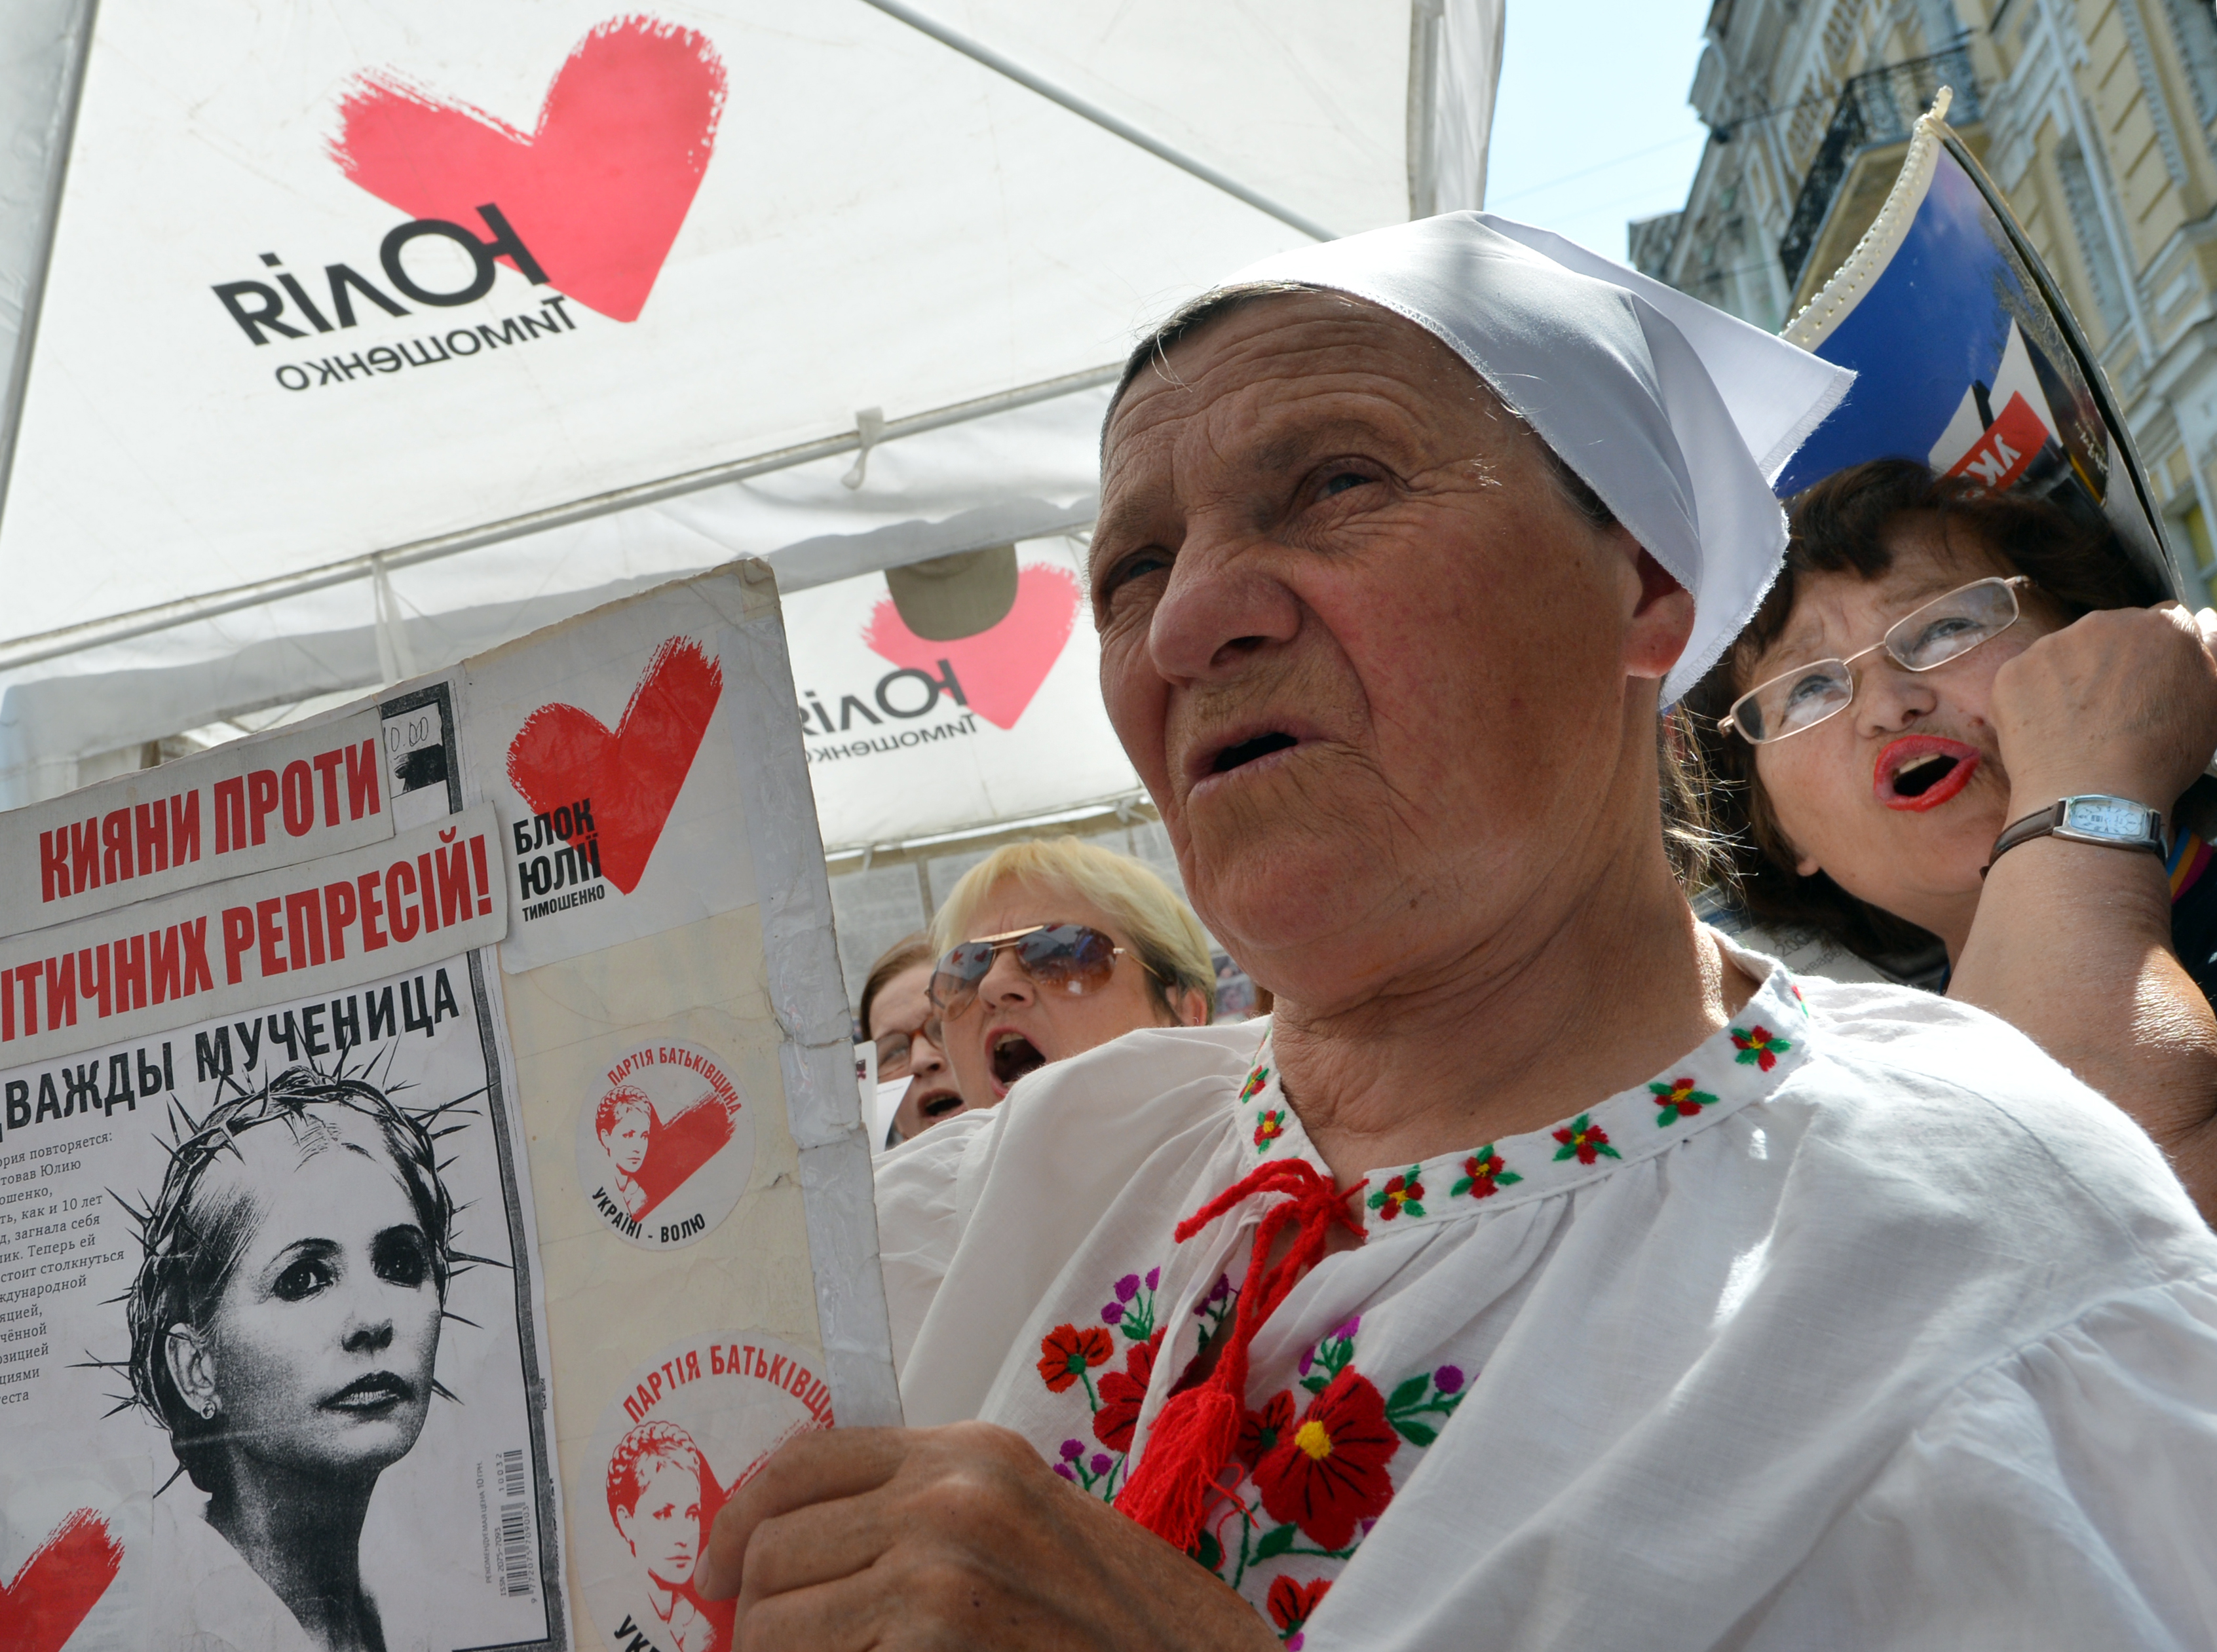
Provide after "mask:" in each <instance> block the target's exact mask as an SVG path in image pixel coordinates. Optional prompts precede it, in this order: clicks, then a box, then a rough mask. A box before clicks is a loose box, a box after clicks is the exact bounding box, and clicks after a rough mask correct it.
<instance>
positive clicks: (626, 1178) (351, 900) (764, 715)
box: [0, 564, 899, 1652]
mask: <svg viewBox="0 0 2217 1652" xmlns="http://www.w3.org/2000/svg"><path fill="white" fill-rule="evenodd" d="M830 911H831V907H830V897H829V892H828V890H827V888H826V886H825V881H824V871H823V863H822V858H821V852H820V848H819V847H818V841H817V833H816V825H815V818H814V814H813V810H812V804H811V802H810V797H809V790H808V782H807V774H806V759H805V755H804V754H803V750H802V746H801V741H800V731H799V728H798V719H797V717H796V714H795V711H794V693H793V688H792V681H791V674H790V670H789V668H788V665H787V658H786V652H785V644H784V637H783V632H782V629H781V624H780V619H779V613H778V609H777V604H776V599H775V589H774V587H773V585H772V583H771V581H770V578H769V574H768V572H767V570H764V569H763V568H762V566H761V565H760V564H739V565H738V566H736V567H734V568H732V569H727V570H719V572H717V573H715V574H712V575H707V576H702V577H701V578H698V579H695V580H692V581H688V582H683V583H679V584H676V585H671V586H667V587H664V588H662V589H658V590H655V591H651V592H648V593H645V595H641V596H639V597H636V598H633V599H632V600H631V601H627V602H623V603H620V604H616V605H614V606H612V607H608V608H604V609H602V610H599V611H597V612H596V613H591V614H588V615H585V616H584V617H582V618H580V619H578V620H573V621H571V622H569V623H567V624H565V625H564V626H558V627H555V628H553V629H552V630H550V631H547V632H540V633H538V634H535V635H534V636H532V637H530V638H525V639H523V640H522V641H520V642H518V643H516V644H511V645H509V647H507V648H504V649H502V650H497V651H496V652H495V653H493V654H491V655H488V656H484V657H481V658H479V659H474V660H471V661H467V662H465V663H463V664H462V665H460V666H459V667H456V668H454V669H452V670H450V671H448V672H445V673H442V674H439V675H435V676H434V677H430V678H427V679H423V680H420V681H415V682H411V683H405V684H402V685H399V686H398V687H396V688H394V689H392V690H390V691H387V692H386V693H383V694H382V695H380V697H379V698H378V699H377V700H375V701H374V703H367V704H364V705H362V706H358V707H355V708H351V709H349V710H346V711H343V712H337V713H333V714H330V715H329V716H326V717H324V718H318V719H316V720H314V721H312V722H309V723H305V724H299V725H295V726H292V727H287V728H284V729H281V730H275V731H273V732H271V733H269V734H267V735H264V736H262V737H255V738H251V739H247V740H242V741H239V742H238V743H234V744H231V745H225V746H223V747H219V748H217V749H213V750H212V751H209V752H207V753H205V754H202V755H199V756H196V757H194V758H190V759H187V760H185V761H180V762H176V763H173V764H167V765H164V766H162V767H158V768H155V769H151V770H146V771H143V772H141V773H139V774H133V775H128V776H126V777H123V778H122V779H120V780H114V781H110V782H108V783H106V784H104V785H102V786H94V787H90V788H87V789H85V790H84V791H82V792H75V793H71V794H70V795H69V796H67V797H64V798H56V799H52V800H51V801H49V802H47V803H44V804H36V805H33V806H31V807H28V808H26V809H22V810H18V811H12V812H11V813H9V814H7V815H0V923H4V925H5V927H4V928H0V1643H4V1644H5V1645H7V1646H8V1647H9V1649H11V1652H13V1649H15V1648H16V1647H19V1646H20V1647H22V1648H23V1649H26V1652H62V1649H64V1648H68V1649H71V1652H77V1649H109V1648H114V1649H127V1652H184V1649H190V1652H353V1649H357V1648H359V1649H374V1648H377V1647H380V1646H382V1647H384V1648H387V1649H392V1652H400V1649H422V1652H464V1649H469V1652H490V1649H516V1652H523V1649H532V1652H556V1649H566V1648H570V1647H573V1646H575V1647H581V1648H582V1647H596V1646H607V1647H608V1648H610V1649H612V1652H650V1649H651V1652H724V1649H726V1647H727V1646H728V1645H729V1643H730V1638H731V1631H732V1618H731V1612H730V1608H729V1606H728V1603H726V1604H724V1605H720V1606H719V1604H717V1603H712V1602H709V1601H707V1600H702V1599H701V1597H700V1595H699V1593H698V1592H697V1591H696V1590H695V1587H693V1573H694V1569H695V1565H696V1564H697V1563H698V1560H699V1556H700V1553H701V1547H702V1544H703V1543H704V1542H705V1538H706V1535H707V1526H708V1524H709V1522H710V1521H712V1520H713V1518H714V1516H715V1513H716V1511H717V1509H718V1508H719V1507H721V1505H722V1503H723V1502H724V1501H725V1500H726V1498H728V1497H729V1496H730V1495H731V1494H732V1491H734V1490H735V1489H737V1488H738V1485H739V1484H741V1483H743V1482H744V1481H745V1479H746V1478H747V1477H748V1476H750V1474H751V1473H753V1472H754V1471H755V1470H756V1469H758V1468H759V1467H760V1465H761V1464H762V1463H763V1460H764V1459H765V1458H767V1457H768V1455H769V1453H770V1452H773V1451H775V1449H776V1447H777V1446H778V1445H781V1444H782V1443H783V1442H784V1441H785V1440H787V1439H790V1438H792V1437H793V1436H794V1434H796V1433H800V1432H802V1431H804V1430H806V1429H811V1428H818V1427H829V1426H831V1424H833V1423H834V1422H835V1421H837V1422H866V1423H877V1422H894V1421H899V1402H898V1398H897V1393H896V1390H895V1388H894V1384H893V1378H892V1365H891V1357H890V1347H889V1341H888V1337H887V1334H886V1322H885V1310H884V1302H883V1298H882V1292H881V1289H880V1285H879V1282H878V1281H879V1275H878V1270H877V1267H876V1231H875V1223H874V1215H873V1212H872V1207H871V1199H870V1180H869V1178H870V1168H869V1144H868V1138H867V1136H866V1132H865V1130H864V1124H863V1120H862V1118H861V1108H860V1097H859V1095H858V1093H857V1088H856V1084H855V1078H854V1076H853V1074H854V1068H853V1064H852V1060H853V1057H852V1054H851V1051H850V1049H849V1045H848V1041H847V1040H848V1025H847V1020H846V1009H845V995H844V992H843V988H842V986H841V984H840V977H839V973H838V970H837V963H836V954H835V950H834V946H833V942H832V938H831V920H830Z"/></svg>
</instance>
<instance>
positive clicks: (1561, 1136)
mask: <svg viewBox="0 0 2217 1652" xmlns="http://www.w3.org/2000/svg"><path fill="white" fill-rule="evenodd" d="M1555 1139H1556V1140H1557V1141H1559V1142H1560V1143H1562V1145H1561V1146H1560V1147H1559V1148H1557V1149H1556V1150H1555V1156H1556V1158H1558V1159H1567V1158H1572V1157H1576V1158H1577V1160H1578V1162H1579V1163H1580V1164H1591V1163H1592V1162H1594V1160H1595V1158H1596V1156H1599V1155H1602V1154H1607V1155H1608V1156H1609V1157H1610V1158H1612V1159H1615V1158H1621V1157H1623V1155H1622V1154H1621V1153H1619V1152H1618V1151H1617V1150H1615V1148H1613V1147H1611V1146H1610V1145H1609V1132H1608V1131H1605V1130H1603V1128H1602V1127H1601V1126H1600V1125H1597V1124H1596V1123H1594V1121H1593V1115H1592V1114H1591V1113H1580V1114H1579V1115H1578V1117H1577V1118H1575V1119H1572V1120H1571V1122H1570V1123H1569V1124H1567V1125H1564V1126H1563V1127H1562V1128H1561V1129H1560V1130H1558V1131H1556V1132H1555Z"/></svg>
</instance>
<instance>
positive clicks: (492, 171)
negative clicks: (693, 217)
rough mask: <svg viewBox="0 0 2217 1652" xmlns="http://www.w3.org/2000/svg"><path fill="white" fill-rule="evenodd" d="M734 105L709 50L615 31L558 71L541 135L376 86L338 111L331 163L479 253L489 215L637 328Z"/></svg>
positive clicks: (553, 278) (647, 27)
mask: <svg viewBox="0 0 2217 1652" xmlns="http://www.w3.org/2000/svg"><path fill="white" fill-rule="evenodd" d="M724 91H725V84H724V62H723V59H721V58H719V57H718V56H717V55H716V49H715V47H714V46H713V45H711V44H710V43H709V41H708V40H707V37H706V36H705V35H702V34H696V33H695V32H694V31H693V30H691V29H689V28H679V27H677V26H676V24H674V23H666V22H662V21H660V20H659V19H657V18H652V17H645V16H626V17H614V18H611V19H610V20H609V21H608V22H605V23H602V25H601V26H600V27H599V28H596V29H594V30H593V31H592V33H591V34H588V35H586V36H585V38H584V40H581V41H579V42H578V43H577V49H576V50H575V51H573V52H571V54H570V56H569V59H568V60H567V61H565V63H564V64H563V65H562V67H561V68H560V69H559V71H556V73H555V76H554V79H553V83H552V84H551V85H550V86H549V87H548V88H547V101H546V102H544V103H543V104H541V105H540V110H539V124H538V126H535V127H534V129H533V130H531V131H530V132H528V133H527V132H520V131H518V130H517V129H516V127H514V126H509V125H508V124H507V123H506V122H505V121H502V120H496V119H494V118H493V117H492V116H491V115H490V114H486V113H485V111H484V110H482V109H479V108H473V107H472V106H471V105H469V104H467V103H463V102H457V101H454V100H452V99H448V98H443V97H441V96H437V95H436V94H435V93H433V92H431V91H429V90H428V89H423V88H421V87H417V86H414V85H411V84H410V83H408V82H406V81H405V80H404V79H402V78H401V77H399V76H398V75H397V74H395V73H393V72H392V71H373V72H370V73H366V74H362V75H360V76H357V77H355V83H354V86H353V88H352V89H350V90H349V91H348V92H347V94H346V96H344V97H343V98H342V99H341V100H340V102H339V133H338V136H337V138H335V139H332V140H331V143H330V154H331V158H332V159H333V160H335V161H337V163H338V164H339V167H340V169H341V170H343V171H344V172H345V173H346V175H347V176H348V177H349V178H351V179H352V180H353V181H354V182H355V183H357V184H359V185H361V187H362V188H364V189H367V191H368V192H369V193H370V194H373V195H375V196H376V197H377V198H378V199H379V200H382V201H384V202H386V204H387V205H389V206H397V207H398V208H399V209H400V210H401V211H402V212H404V213H407V214H408V215H409V216H410V217H411V218H436V219H445V220H447V221H448V223H453V224H460V225H463V226H464V227H466V228H467V229H468V230H470V231H471V232H472V233H473V234H475V235H477V236H478V237H480V238H481V239H484V238H490V237H491V231H490V230H489V229H487V228H486V227H485V224H484V222H483V220H481V219H479V216H478V211H477V209H478V208H479V206H483V205H484V204H485V203H486V202H487V201H491V202H492V203H493V204H494V205H496V206H498V207H499V208H500V210H501V213H502V214H503V216H504V217H505V218H506V219H508V221H509V224H510V225H512V226H513V227H514V229H515V230H516V234H517V235H518V236H519V237H522V241H523V244H524V245H525V246H526V247H528V248H529V249H530V250H531V255H532V256H533V257H534V258H535V259H537V260H538V262H539V264H540V268H542V269H543V270H545V271H546V274H547V282H548V284H549V285H550V286H552V287H555V288H556V289H557V290H558V291H560V292H562V293H567V294H568V295H569V296H570V297H571V298H573V299H576V300H577V302H578V303H579V304H582V305H586V306H587V307H588V308H590V309H592V310H596V311H599V312H600V313H601V314H602V315H604V316H608V317H612V318H613V319H614V320H617V321H634V320H636V319H638V317H639V311H640V310H641V309H642V308H643V307H644V306H645V304H646V299H647V294H648V293H651V292H652V291H653V289H654V282H655V278H656V277H657V276H658V275H659V274H661V273H662V265H663V261H664V259H666V258H667V257H668V256H670V246H671V245H672V243H675V242H676V239H677V231H679V229H681V228H682V226H683V225H684V223H685V215H686V213H688V212H689V211H690V210H691V209H692V206H693V197H694V196H695V194H697V193H698V192H699V190H700V188H701V176H702V175H703V174H705V173H706V172H707V170H708V157H710V156H711V155H712V154H713V152H714V151H715V147H716V126H717V123H718V122H719V120H721V119H722V117H723V112H724ZM502 262H505V263H508V264H509V265H510V266H511V267H513V265H514V260H512V259H503V261H502Z"/></svg>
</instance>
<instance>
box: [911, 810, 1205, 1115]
mask: <svg viewBox="0 0 2217 1652" xmlns="http://www.w3.org/2000/svg"><path fill="white" fill-rule="evenodd" d="M932 938H933V943H934V945H935V946H936V947H937V948H938V949H939V959H938V963H937V965H936V969H935V971H934V973H933V975H932V977H931V986H930V997H931V1004H932V1008H933V1010H934V1012H935V1013H936V1017H937V1028H936V1032H937V1033H938V1035H939V1036H941V1037H943V1039H944V1043H943V1044H942V1045H941V1047H942V1049H944V1050H945V1051H946V1052H947V1058H948V1063H950V1064H951V1065H952V1066H953V1068H954V1081H955V1082H956V1084H957V1085H959V1086H960V1088H961V1091H962V1099H963V1100H964V1101H965V1102H966V1104H967V1105H968V1106H973V1107H990V1106H994V1105H996V1104H997V1103H998V1102H999V1101H1000V1100H1001V1099H1002V1098H1003V1097H1004V1096H1005V1095H1007V1094H1008V1093H1009V1090H1010V1087H1011V1086H1013V1085H1014V1084H1015V1083H1016V1081H1017V1080H1019V1079H1021V1078H1022V1077H1023V1076H1024V1075H1025V1074H1027V1073H1031V1072H1036V1071H1037V1070H1038V1069H1041V1067H1044V1066H1046V1065H1047V1063H1050V1062H1056V1061H1061V1060H1064V1059H1065V1058H1066V1057H1071V1056H1075V1055H1078V1054H1080V1053H1081V1052H1083V1051H1087V1050H1090V1049H1093V1048H1094V1047H1095V1046H1096V1045H1103V1044H1106V1043H1108V1041H1109V1040H1110V1039H1117V1038H1121V1037H1122V1036H1123V1035H1124V1034H1125V1033H1134V1032H1137V1031H1139V1029H1140V1028H1141V1027H1148V1026H1203V1025H1205V1024H1206V1023H1207V1020H1208V1018H1209V1015H1210V1014H1211V1012H1212V1011H1213V1008H1214V1006H1215V1002H1216V970H1215V966H1214V965H1213V962H1212V961H1211V959H1210V955H1209V946H1208V935H1207V931H1205V930H1204V929H1202V928H1201V921H1200V920H1199V919H1198V918H1196V917H1195V916H1194V915H1193V911H1192V909H1190V908H1189V907H1188V906H1187V905H1186V903H1184V902H1183V901H1182V900H1180V899H1179V898H1178V897H1177V896H1176V894H1174V893H1173V892H1172V891H1171V890H1170V885H1167V884H1165V883H1164V882H1163V880H1162V879H1161V878H1158V877H1157V876H1156V875H1155V874H1154V873H1153V872H1151V871H1149V870H1148V869H1147V868H1146V866H1143V865H1141V864H1140V863H1139V861H1137V860H1133V859H1131V858H1130V857H1129V856H1128V855H1121V854H1115V853H1114V852H1112V851H1110V850H1108V849H1104V848H1101V847H1100V846H1099V845H1098V844H1095V843H1089V842H1087V841H1084V839H1082V838H1075V837H1060V838H1039V839H1035V840H1034V841H1030V842H1026V843H1011V844H1009V845H1007V846H1005V847H1004V848H999V849H997V850H995V851H994V852H993V853H992V854H990V855H988V856H987V857H986V858H985V860H982V861H980V862H979V864H978V865H976V866H973V867H972V868H971V869H970V870H969V871H968V872H965V873H964V874H963V875H962V878H961V880H960V882H959V883H957V884H956V885H954V889H953V890H951V891H949V892H948V897H947V899H946V901H945V903H943V904H942V906H941V907H940V909H939V911H938V914H937V915H936V917H935V918H934V919H933V920H932Z"/></svg>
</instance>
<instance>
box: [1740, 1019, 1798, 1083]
mask: <svg viewBox="0 0 2217 1652" xmlns="http://www.w3.org/2000/svg"><path fill="white" fill-rule="evenodd" d="M1732 1043H1733V1044H1734V1045H1737V1046H1738V1050H1739V1054H1738V1055H1737V1056H1735V1057H1732V1059H1733V1060H1735V1061H1737V1062H1738V1063H1740V1064H1741V1065H1742V1066H1745V1065H1747V1063H1750V1062H1753V1063H1755V1065H1756V1068H1757V1070H1758V1071H1761V1072H1766V1073H1767V1072H1769V1070H1770V1069H1772V1068H1774V1067H1775V1066H1776V1065H1778V1058H1779V1057H1781V1056H1782V1055H1784V1054H1785V1053H1786V1052H1787V1051H1788V1050H1791V1049H1792V1048H1793V1047H1794V1046H1793V1045H1790V1044H1788V1042H1787V1041H1786V1040H1785V1039H1782V1038H1780V1037H1779V1036H1778V1034H1776V1033H1774V1032H1772V1031H1771V1030H1770V1029H1769V1027H1767V1026H1757V1027H1755V1028H1753V1029H1752V1030H1751V1031H1749V1032H1745V1033H1743V1032H1741V1031H1740V1030H1739V1028H1738V1027H1734V1028H1732Z"/></svg>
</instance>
